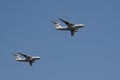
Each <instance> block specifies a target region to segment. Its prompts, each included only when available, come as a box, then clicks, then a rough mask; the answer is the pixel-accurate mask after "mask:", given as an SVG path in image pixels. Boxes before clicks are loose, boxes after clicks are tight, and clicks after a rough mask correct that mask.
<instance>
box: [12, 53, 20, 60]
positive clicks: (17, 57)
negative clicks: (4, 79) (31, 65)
mask: <svg viewBox="0 0 120 80" xmlns="http://www.w3.org/2000/svg"><path fill="white" fill-rule="evenodd" d="M13 55H14V56H15V58H16V60H21V57H20V56H19V55H17V54H13Z"/></svg>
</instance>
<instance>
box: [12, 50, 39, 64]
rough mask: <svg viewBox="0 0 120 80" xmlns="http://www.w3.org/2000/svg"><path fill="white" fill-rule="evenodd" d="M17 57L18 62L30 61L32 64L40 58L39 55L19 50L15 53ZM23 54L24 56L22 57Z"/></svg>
mask: <svg viewBox="0 0 120 80" xmlns="http://www.w3.org/2000/svg"><path fill="white" fill-rule="evenodd" d="M13 55H14V56H15V57H16V61H18V62H29V64H30V66H32V64H33V63H35V61H36V60H39V59H40V57H39V56H29V55H26V54H23V53H20V52H18V53H17V54H13ZM20 56H22V57H20Z"/></svg>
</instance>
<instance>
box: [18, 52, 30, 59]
mask: <svg viewBox="0 0 120 80" xmlns="http://www.w3.org/2000/svg"><path fill="white" fill-rule="evenodd" d="M17 54H20V55H22V56H23V57H26V58H31V56H28V55H26V54H23V53H20V52H18V53H17Z"/></svg>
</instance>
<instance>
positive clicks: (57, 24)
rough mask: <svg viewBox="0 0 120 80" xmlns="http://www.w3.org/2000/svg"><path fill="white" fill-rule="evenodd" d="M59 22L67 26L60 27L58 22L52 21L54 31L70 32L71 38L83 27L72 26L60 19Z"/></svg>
mask: <svg viewBox="0 0 120 80" xmlns="http://www.w3.org/2000/svg"><path fill="white" fill-rule="evenodd" d="M59 20H60V21H62V22H63V23H65V24H66V25H67V26H66V27H62V26H61V25H60V24H59V23H58V22H55V21H52V23H53V24H54V25H55V28H56V30H63V31H71V36H74V33H75V32H78V29H79V28H83V27H85V25H84V24H74V23H71V22H68V21H66V20H64V19H61V18H60V19H59Z"/></svg>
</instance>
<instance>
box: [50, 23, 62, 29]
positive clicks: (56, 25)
mask: <svg viewBox="0 0 120 80" xmlns="http://www.w3.org/2000/svg"><path fill="white" fill-rule="evenodd" d="M52 23H53V24H54V25H55V28H56V29H58V28H61V27H62V26H60V24H59V23H57V22H55V21H52Z"/></svg>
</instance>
